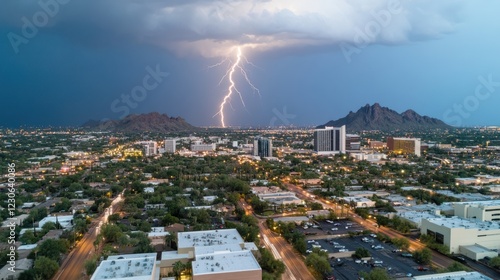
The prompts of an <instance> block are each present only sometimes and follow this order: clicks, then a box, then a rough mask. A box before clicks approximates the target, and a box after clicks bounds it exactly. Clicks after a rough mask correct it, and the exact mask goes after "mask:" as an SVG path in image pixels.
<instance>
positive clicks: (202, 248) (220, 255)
mask: <svg viewBox="0 0 500 280" xmlns="http://www.w3.org/2000/svg"><path fill="white" fill-rule="evenodd" d="M257 250H258V249H257V247H256V246H255V244H254V243H245V242H244V241H243V238H242V237H241V236H240V234H239V233H238V231H236V229H220V230H208V231H191V232H179V233H177V252H175V251H174V252H172V251H170V252H163V253H162V257H161V262H160V265H159V266H160V268H161V274H162V275H165V274H167V273H168V272H169V271H171V269H172V266H173V264H174V263H176V262H178V261H180V262H183V263H186V262H189V261H192V264H191V267H192V269H193V280H208V279H220V280H224V279H228V280H229V279H244V280H247V279H248V280H261V279H262V269H261V267H260V265H259V263H258V262H257V259H256V258H255V256H254V255H253V253H252V251H257Z"/></svg>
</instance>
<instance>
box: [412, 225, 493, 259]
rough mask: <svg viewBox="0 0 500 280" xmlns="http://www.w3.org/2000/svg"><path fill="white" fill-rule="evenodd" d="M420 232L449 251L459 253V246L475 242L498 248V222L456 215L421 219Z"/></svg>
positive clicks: (489, 247) (491, 248)
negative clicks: (481, 220)
mask: <svg viewBox="0 0 500 280" xmlns="http://www.w3.org/2000/svg"><path fill="white" fill-rule="evenodd" d="M420 233H421V234H427V235H429V236H432V237H434V239H435V240H436V242H437V243H439V244H444V245H446V246H448V247H449V248H450V253H461V249H460V247H462V246H470V245H476V244H477V245H480V246H483V247H486V248H488V249H489V250H500V224H499V223H496V222H480V221H477V222H476V221H472V220H466V219H462V218H458V217H452V218H433V219H422V227H421V228H420Z"/></svg>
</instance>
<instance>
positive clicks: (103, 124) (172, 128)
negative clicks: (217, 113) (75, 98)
mask: <svg viewBox="0 0 500 280" xmlns="http://www.w3.org/2000/svg"><path fill="white" fill-rule="evenodd" d="M82 127H83V128H85V129H90V130H107V131H113V132H124V133H140V132H159V133H165V132H177V131H194V130H197V129H198V128H197V127H194V126H192V125H190V124H189V123H187V122H186V121H185V120H184V119H183V118H180V117H176V118H174V117H169V116H167V115H166V114H160V113H149V114H141V115H128V116H126V117H125V118H123V119H121V120H107V121H95V120H90V121H88V122H86V123H85V124H83V125H82Z"/></svg>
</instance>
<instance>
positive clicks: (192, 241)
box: [177, 229, 243, 248]
mask: <svg viewBox="0 0 500 280" xmlns="http://www.w3.org/2000/svg"><path fill="white" fill-rule="evenodd" d="M234 243H236V244H241V243H243V239H242V238H241V236H240V234H239V233H238V231H237V230H236V229H218V230H205V231H189V232H179V233H177V246H178V247H179V248H188V247H197V246H213V245H223V244H234Z"/></svg>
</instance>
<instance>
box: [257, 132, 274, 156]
mask: <svg viewBox="0 0 500 280" xmlns="http://www.w3.org/2000/svg"><path fill="white" fill-rule="evenodd" d="M253 155H254V156H259V157H261V158H263V157H272V156H273V141H272V140H271V139H269V138H264V137H256V138H255V139H254V140H253Z"/></svg>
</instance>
